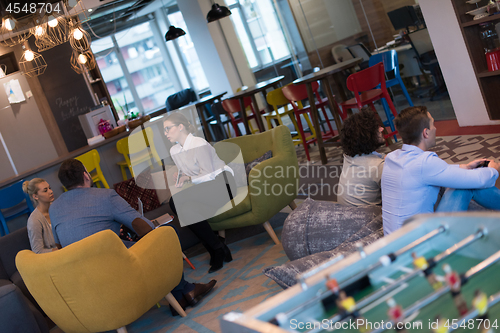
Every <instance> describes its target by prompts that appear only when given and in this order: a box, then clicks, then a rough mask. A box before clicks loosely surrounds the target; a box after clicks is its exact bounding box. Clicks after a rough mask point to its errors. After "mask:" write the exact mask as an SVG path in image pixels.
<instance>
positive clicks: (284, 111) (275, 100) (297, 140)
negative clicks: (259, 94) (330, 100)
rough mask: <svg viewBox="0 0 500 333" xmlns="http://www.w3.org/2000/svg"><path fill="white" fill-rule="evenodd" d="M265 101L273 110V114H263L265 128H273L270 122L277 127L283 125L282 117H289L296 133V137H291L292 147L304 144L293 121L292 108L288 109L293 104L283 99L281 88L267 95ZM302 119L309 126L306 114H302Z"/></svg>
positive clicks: (295, 122)
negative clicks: (274, 123)
mask: <svg viewBox="0 0 500 333" xmlns="http://www.w3.org/2000/svg"><path fill="white" fill-rule="evenodd" d="M266 100H267V103H268V104H269V105H271V106H272V107H273V109H274V111H273V112H268V113H266V114H264V118H266V121H267V127H268V128H269V129H271V128H273V125H272V120H276V121H277V122H278V124H279V125H283V120H282V119H281V118H282V117H283V116H288V117H290V120H291V121H292V123H293V125H294V127H295V130H296V131H297V135H292V140H293V143H294V145H299V144H301V143H304V139H303V137H302V134H300V131H299V126H298V124H297V121H296V120H295V116H294V115H293V114H294V112H295V111H294V109H293V106H292V107H291V108H289V105H291V104H293V102H290V101H289V100H288V99H287V98H286V97H285V95H283V87H280V88H277V89H275V90H273V91H270V92H269V93H267V96H266ZM280 107H282V108H280ZM304 117H306V120H307V122H308V123H309V124H310V123H311V121H310V120H309V115H308V114H307V113H306V114H304Z"/></svg>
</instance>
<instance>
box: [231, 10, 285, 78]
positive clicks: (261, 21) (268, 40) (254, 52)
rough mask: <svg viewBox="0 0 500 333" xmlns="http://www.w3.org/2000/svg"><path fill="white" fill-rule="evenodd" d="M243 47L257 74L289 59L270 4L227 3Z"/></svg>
mask: <svg viewBox="0 0 500 333" xmlns="http://www.w3.org/2000/svg"><path fill="white" fill-rule="evenodd" d="M226 4H227V5H228V6H229V9H230V10H231V12H232V15H231V16H230V18H231V20H232V21H233V25H234V27H235V30H236V33H237V35H238V38H239V40H240V43H241V45H242V47H243V50H244V51H245V54H246V56H247V60H248V64H249V65H250V67H251V68H252V69H254V70H256V69H260V68H262V67H266V66H268V65H270V64H272V63H273V62H277V61H280V60H283V59H284V58H287V57H290V49H289V48H288V45H287V43H286V40H285V35H284V33H283V30H282V28H281V25H280V23H279V21H278V17H277V15H276V11H275V10H274V6H273V4H272V2H271V0H259V1H258V2H257V1H255V0H239V2H238V1H237V0H226Z"/></svg>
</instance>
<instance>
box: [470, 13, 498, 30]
mask: <svg viewBox="0 0 500 333" xmlns="http://www.w3.org/2000/svg"><path fill="white" fill-rule="evenodd" d="M494 20H500V14H495V15H490V16H488V17H483V18H482V19H479V20H473V21H470V22H465V23H462V24H461V26H462V27H463V28H466V27H472V26H474V25H479V24H481V23H485V22H490V21H494Z"/></svg>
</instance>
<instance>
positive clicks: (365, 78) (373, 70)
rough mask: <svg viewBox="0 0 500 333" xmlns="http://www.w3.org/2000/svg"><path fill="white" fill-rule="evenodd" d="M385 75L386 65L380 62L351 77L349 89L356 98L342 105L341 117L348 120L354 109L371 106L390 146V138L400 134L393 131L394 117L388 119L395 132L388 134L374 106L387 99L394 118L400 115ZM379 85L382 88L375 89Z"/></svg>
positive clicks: (349, 78)
mask: <svg viewBox="0 0 500 333" xmlns="http://www.w3.org/2000/svg"><path fill="white" fill-rule="evenodd" d="M384 74H385V70H384V64H383V63H382V62H380V63H378V64H376V65H374V66H372V67H368V68H367V69H364V70H362V71H359V72H357V73H354V74H351V75H349V77H348V78H347V88H348V89H349V90H350V91H352V92H353V93H354V98H351V99H350V100H348V101H345V102H343V103H341V104H340V106H342V114H341V115H340V116H341V117H342V119H346V118H347V115H348V114H347V113H348V110H350V109H353V108H357V109H361V108H362V107H363V105H368V106H370V108H371V109H372V110H373V112H375V114H376V115H377V116H378V118H379V120H380V126H382V127H384V139H385V140H386V144H387V145H389V144H391V143H392V142H391V139H390V137H391V136H393V135H394V136H395V135H396V134H397V133H398V132H397V131H396V130H393V128H394V124H393V123H392V119H391V118H392V117H387V118H388V121H389V124H390V127H391V130H393V132H392V133H387V130H386V129H385V126H384V125H383V123H382V119H380V116H379V114H378V113H377V110H376V109H375V106H374V105H373V102H374V101H377V100H379V99H381V98H385V100H386V102H387V104H388V105H389V108H390V109H391V111H392V114H393V115H394V117H396V116H397V115H398V113H397V111H396V108H395V107H394V104H393V103H392V100H391V98H390V96H389V93H388V92H387V87H386V85H385V76H384ZM378 85H380V88H379V89H375V88H376V87H377V86H378Z"/></svg>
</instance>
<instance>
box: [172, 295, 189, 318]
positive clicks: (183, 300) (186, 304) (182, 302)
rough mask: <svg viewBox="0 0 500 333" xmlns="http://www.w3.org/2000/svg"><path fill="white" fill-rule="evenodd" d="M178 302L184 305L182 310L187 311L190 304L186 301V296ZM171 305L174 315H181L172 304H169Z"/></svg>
mask: <svg viewBox="0 0 500 333" xmlns="http://www.w3.org/2000/svg"><path fill="white" fill-rule="evenodd" d="M177 302H179V305H180V306H181V307H182V310H184V311H186V308H187V307H188V305H189V304H188V302H187V301H186V299H185V298H184V296H183V297H182V298H181V299H180V300H177ZM169 307H170V312H172V316H173V317H175V316H178V315H179V313H178V312H177V311H176V310H175V309H174V308H173V307H172V305H169Z"/></svg>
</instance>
